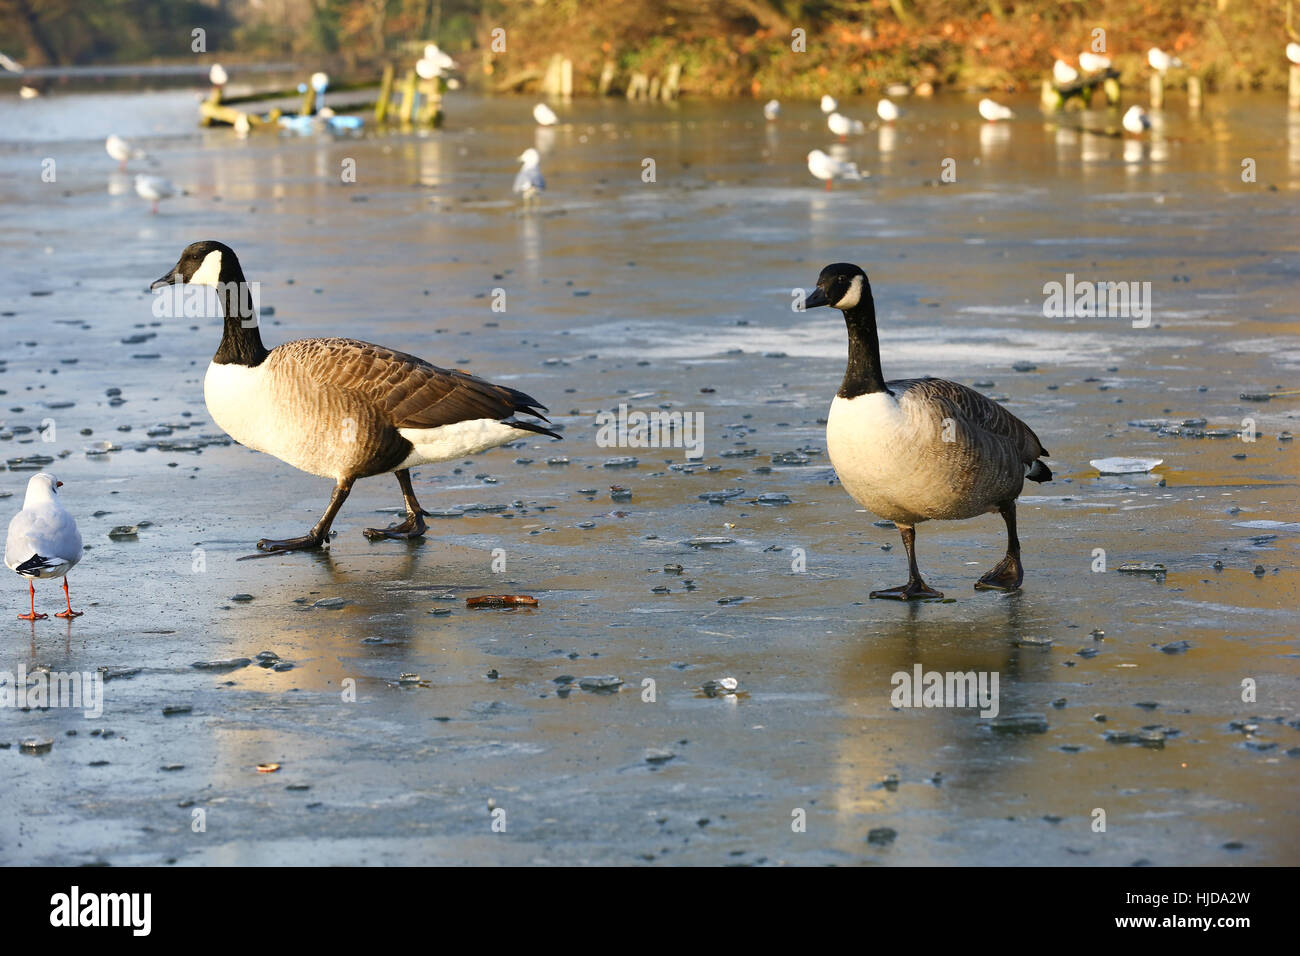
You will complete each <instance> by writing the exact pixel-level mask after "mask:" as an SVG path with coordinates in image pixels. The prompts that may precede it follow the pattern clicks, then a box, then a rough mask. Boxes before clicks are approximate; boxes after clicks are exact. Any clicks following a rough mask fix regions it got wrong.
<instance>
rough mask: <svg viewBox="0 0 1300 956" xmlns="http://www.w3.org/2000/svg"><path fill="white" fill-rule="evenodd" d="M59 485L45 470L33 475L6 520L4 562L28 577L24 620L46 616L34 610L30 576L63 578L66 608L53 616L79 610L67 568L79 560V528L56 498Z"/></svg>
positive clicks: (71, 615) (76, 614) (78, 613)
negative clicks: (16, 508)
mask: <svg viewBox="0 0 1300 956" xmlns="http://www.w3.org/2000/svg"><path fill="white" fill-rule="evenodd" d="M62 486H63V482H61V481H59V479H57V478H55V477H54V476H53V475H47V474H45V473H44V472H41V473H40V474H39V475H33V476H32V478H31V480H30V481H28V482H27V497H26V499H25V500H24V501H23V510H22V511H20V512H18V514H16V515H14V519H13V520H12V521H10V522H9V537H8V539H7V540H6V541H5V566H6V567H8V568H9V569H10V570H11V571H16V572H18V573H19V574H21V575H22V576H23V577H25V578H26V579H27V590H28V593H29V595H30V597H31V608H32V609H31V611H30V612H29V613H27V614H19V615H18V617H19V618H20V619H21V620H24V621H40V620H44V619H45V618H46V617H48V616H49V615H48V614H37V613H36V585H35V584H33V583H32V579H33V578H63V596H64V598H65V599H66V601H67V604H68V609H67V610H66V611H59V612H58V613H56V614H55V615H54V616H55V617H65V618H74V617H80V616H81V614H82V612H81V611H74V610H73V609H72V598H71V597H70V596H69V595H68V572H69V571H71V570H72V566H73V565H75V564H76V563H77V562H78V561H80V560H81V555H82V550H81V532H80V531H78V530H77V522H75V521H74V520H72V515H70V514H68V512H67V511H66V510H64V507H63V504H62V503H61V502H60V501H59V492H58V489H59V488H61V487H62Z"/></svg>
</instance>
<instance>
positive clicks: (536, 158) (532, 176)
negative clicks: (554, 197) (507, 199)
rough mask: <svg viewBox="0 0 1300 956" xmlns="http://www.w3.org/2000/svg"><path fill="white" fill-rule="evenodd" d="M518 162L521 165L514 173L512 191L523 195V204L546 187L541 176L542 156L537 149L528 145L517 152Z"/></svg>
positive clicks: (531, 199)
mask: <svg viewBox="0 0 1300 956" xmlns="http://www.w3.org/2000/svg"><path fill="white" fill-rule="evenodd" d="M519 162H521V163H523V166H522V167H521V168H520V170H519V172H518V173H517V174H515V187H514V191H515V192H516V193H518V194H519V195H520V196H522V197H523V199H524V204H525V205H527V204H528V203H531V202H532V201H533V200H534V199H535V198H536V197H537V196H538V195H539V194H540V193H541V192H542V190H543V189H545V188H546V180H545V179H543V178H542V170H541V162H542V157H541V155H540V154H539V153H538V152H537V150H535V149H533V148H531V147H529V148H528V149H526V150H524V151H523V152H522V153H520V154H519Z"/></svg>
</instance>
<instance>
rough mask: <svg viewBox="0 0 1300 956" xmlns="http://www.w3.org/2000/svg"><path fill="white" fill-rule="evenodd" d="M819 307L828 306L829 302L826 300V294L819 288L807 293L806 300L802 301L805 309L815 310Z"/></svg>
mask: <svg viewBox="0 0 1300 956" xmlns="http://www.w3.org/2000/svg"><path fill="white" fill-rule="evenodd" d="M819 305H830V302H828V301H827V299H826V293H825V292H823V291H822V290H821V287H820V286H819V287H817V288H816V289H813V290H812V291H811V292H809V293H808V298H806V299H804V300H803V307H804V308H805V309H815V308H817V307H818V306H819Z"/></svg>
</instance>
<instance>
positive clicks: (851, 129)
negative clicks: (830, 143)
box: [826, 113, 867, 139]
mask: <svg viewBox="0 0 1300 956" xmlns="http://www.w3.org/2000/svg"><path fill="white" fill-rule="evenodd" d="M826 125H827V126H829V127H830V130H831V132H832V133H834V134H835V135H836V136H838V137H839V138H840V139H846V138H847V137H848V135H849V134H850V133H852V134H853V135H855V136H861V135H862V134H863V133H864V132H866V129H867V127H866V126H865V125H864V124H863V122H862V120H855V119H849V118H848V117H847V116H845V115H844V114H842V113H832V114H831V115H830V116H828V117H826Z"/></svg>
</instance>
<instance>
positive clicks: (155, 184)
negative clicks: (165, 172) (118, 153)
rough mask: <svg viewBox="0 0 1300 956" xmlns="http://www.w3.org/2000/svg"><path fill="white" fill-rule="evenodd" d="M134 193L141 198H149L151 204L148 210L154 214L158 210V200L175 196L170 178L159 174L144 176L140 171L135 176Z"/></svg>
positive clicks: (174, 188) (174, 189)
mask: <svg viewBox="0 0 1300 956" xmlns="http://www.w3.org/2000/svg"><path fill="white" fill-rule="evenodd" d="M135 194H136V195H137V196H139V197H140V198H141V199H147V200H149V202H151V203H152V204H153V208H152V209H151V210H150V211H151V212H153V213H155V214H156V213H157V212H158V202H159V201H160V200H163V199H170V198H171V197H172V196H175V195H176V187H175V186H174V185H173V184H172V182H171V180H170V179H164V178H163V177H161V176H146V175H144V174H143V173H141V174H139V175H137V176H136V177H135Z"/></svg>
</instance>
